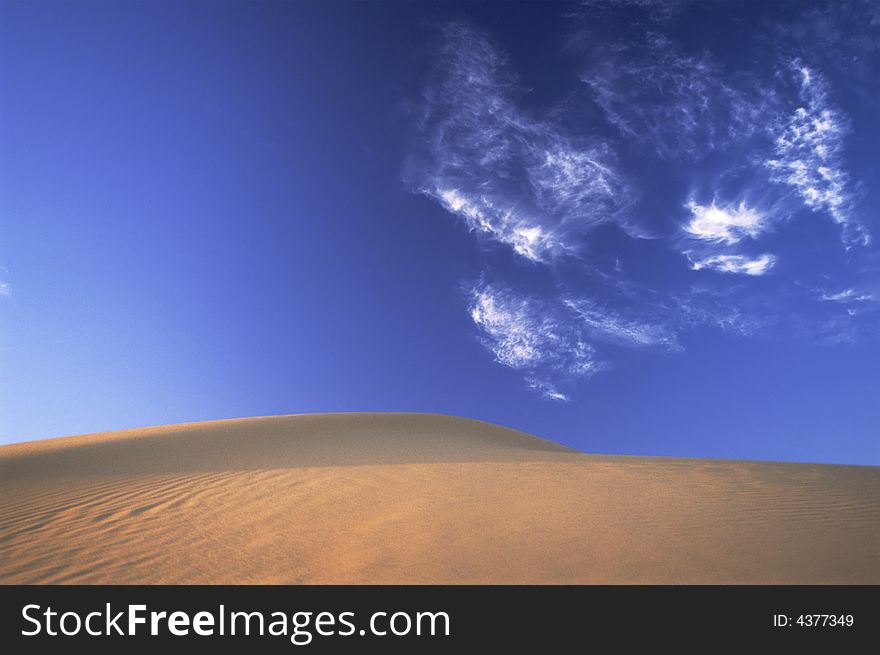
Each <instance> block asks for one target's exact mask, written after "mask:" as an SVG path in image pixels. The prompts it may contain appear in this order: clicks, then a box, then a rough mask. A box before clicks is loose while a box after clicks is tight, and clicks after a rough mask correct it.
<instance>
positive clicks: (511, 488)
mask: <svg viewBox="0 0 880 655" xmlns="http://www.w3.org/2000/svg"><path fill="white" fill-rule="evenodd" d="M0 582H3V583H43V582H49V583H325V582H335V583H641V582H655V583H777V582H778V583H874V584H876V583H878V582H880V468H878V467H857V466H829V465H813V464H784V463H770V462H742V461H723V460H686V459H670V458H649V457H614V456H595V455H585V454H582V453H578V452H576V451H573V450H571V449H569V448H566V447H564V446H561V445H559V444H555V443H553V442H550V441H546V440H543V439H538V438H537V437H533V436H531V435H527V434H524V433H522V432H518V431H516V430H511V429H508V428H504V427H500V426H497V425H492V424H489V423H484V422H480V421H473V420H469V419H463V418H456V417H451V416H440V415H432V414H381V413H377V414H312V415H297V416H280V417H263V418H253V419H240V420H229V421H210V422H205V423H193V424H183V425H173V426H164V427H157V428H145V429H141V430H126V431H121V432H111V433H101V434H95V435H86V436H81V437H68V438H63V439H51V440H46V441H37V442H29V443H25V444H13V445H10V446H3V447H0Z"/></svg>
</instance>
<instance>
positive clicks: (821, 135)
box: [407, 0, 878, 401]
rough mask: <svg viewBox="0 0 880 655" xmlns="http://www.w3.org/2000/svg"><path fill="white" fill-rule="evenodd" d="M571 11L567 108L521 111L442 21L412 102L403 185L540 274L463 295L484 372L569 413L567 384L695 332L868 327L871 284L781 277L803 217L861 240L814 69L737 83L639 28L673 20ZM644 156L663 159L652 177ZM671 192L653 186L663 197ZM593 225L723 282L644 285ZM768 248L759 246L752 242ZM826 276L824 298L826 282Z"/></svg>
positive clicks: (512, 78)
mask: <svg viewBox="0 0 880 655" xmlns="http://www.w3.org/2000/svg"><path fill="white" fill-rule="evenodd" d="M586 4H587V6H588V11H587V12H586V13H587V14H588V15H589V16H590V19H589V20H587V19H584V18H583V17H581V19H580V23H578V25H579V27H577V28H576V29H577V30H578V35H576V36H573V37H572V38H571V40H570V42H569V43H566V45H565V47H564V52H565V54H566V56H569V57H571V56H572V55H574V56H575V57H578V61H580V62H581V63H580V64H578V66H579V69H578V70H579V72H580V73H581V75H580V79H581V80H582V82H584V85H583V86H581V87H580V88H579V89H572V91H571V94H570V95H568V96H567V97H566V98H565V99H564V102H557V103H553V102H549V103H548V102H545V100H546V98H534V97H532V96H531V95H530V94H531V91H530V90H529V88H528V84H526V83H522V82H521V80H520V79H519V77H518V76H517V75H516V73H515V71H514V70H513V67H512V66H511V62H510V61H509V60H508V58H507V57H506V56H505V55H504V53H503V52H502V51H501V50H500V49H499V48H498V47H496V45H495V44H494V43H493V42H492V41H491V39H490V38H488V37H487V36H486V35H485V34H483V33H481V32H479V31H477V30H475V29H472V28H470V27H468V26H466V25H463V24H453V25H450V26H447V27H446V28H445V29H444V30H443V32H442V44H441V46H440V50H439V52H436V53H435V54H436V58H435V66H434V68H433V72H432V74H431V77H430V79H429V80H428V82H427V84H426V85H425V87H424V95H423V98H422V102H421V103H420V104H419V109H420V112H419V114H418V126H417V127H418V132H417V138H416V141H417V145H416V147H415V148H414V151H413V153H412V157H411V160H410V163H409V168H408V172H407V180H408V182H409V183H410V184H411V185H412V188H413V189H414V190H416V191H417V192H419V193H421V194H423V195H424V196H425V197H427V198H430V199H431V200H432V201H433V202H435V203H437V204H438V205H439V206H440V207H442V208H443V209H444V210H445V211H446V212H448V213H449V214H450V215H452V216H454V217H456V218H457V220H458V221H459V222H460V223H462V224H463V225H465V226H466V227H467V229H468V230H470V231H471V232H472V233H473V234H474V235H475V236H476V237H477V238H479V239H482V240H485V241H488V242H493V243H496V244H501V245H502V246H503V247H504V248H505V249H509V251H510V252H512V253H514V255H515V258H516V259H519V260H525V261H528V262H533V263H538V264H544V265H551V266H550V267H545V266H536V267H529V268H526V269H523V268H522V267H516V269H515V270H516V271H517V272H516V274H515V275H516V279H517V282H516V284H514V285H512V286H507V285H505V284H503V283H497V284H486V283H479V284H477V285H475V286H474V287H473V288H471V289H470V291H469V292H468V300H467V303H468V310H469V312H470V317H471V319H472V321H473V323H474V325H475V327H476V329H477V331H478V334H479V338H480V340H481V342H482V343H483V345H484V346H485V347H486V348H487V349H488V351H489V352H490V353H491V354H492V356H493V357H494V359H495V360H496V361H497V362H498V363H500V364H501V365H503V366H505V367H507V368H510V369H512V370H515V371H517V372H519V374H520V375H522V377H523V379H524V381H525V383H526V385H527V386H528V387H529V388H531V389H533V390H535V391H536V392H538V393H540V394H541V395H542V396H543V397H544V398H547V399H551V400H557V401H566V400H568V399H569V397H570V387H571V386H572V385H573V383H574V381H575V380H577V379H581V378H586V377H590V376H592V375H593V374H595V373H596V372H598V371H601V370H603V369H604V368H607V367H608V364H607V363H606V362H607V361H608V354H611V355H613V353H614V348H615V347H617V346H625V347H635V348H656V349H662V350H676V349H681V348H682V347H683V346H682V344H683V343H684V340H685V336H686V334H687V332H688V331H690V330H693V329H697V328H699V327H702V326H708V327H712V328H715V329H718V330H721V331H723V332H725V333H729V334H735V335H744V336H755V335H759V334H769V333H776V334H781V333H783V332H784V331H787V333H788V334H796V333H797V334H821V338H822V339H823V340H826V341H828V342H831V341H833V339H834V338H836V337H835V336H834V335H835V334H838V333H839V334H840V335H843V334H846V335H849V336H847V337H846V338H854V335H857V334H858V329H857V326H858V325H859V324H867V322H868V321H870V320H871V316H874V315H876V313H877V311H878V307H877V306H875V305H874V304H871V303H868V302H867V301H868V300H873V297H872V295H871V294H870V293H867V292H859V291H856V288H868V289H872V287H870V284H869V285H868V286H867V287H864V285H861V284H856V283H855V282H854V281H853V280H855V279H856V278H849V280H850V281H849V282H847V283H846V284H847V286H848V285H850V284H852V285H853V286H854V287H855V288H845V289H843V290H842V291H838V290H837V289H839V288H840V287H839V286H834V287H827V286H826V288H827V289H830V290H823V289H819V288H816V287H815V286H809V287H807V286H806V285H801V286H798V278H794V283H792V281H793V278H792V277H791V274H792V272H793V271H795V270H799V273H800V272H802V271H803V266H809V265H811V264H810V262H812V263H816V262H818V261H819V259H820V258H817V257H812V258H808V257H805V256H803V254H800V255H799V254H798V253H797V252H796V249H797V247H798V245H799V244H800V243H802V242H801V241H800V240H799V239H798V237H797V233H798V232H799V231H802V230H803V229H805V226H803V225H797V226H796V227H795V228H794V229H792V228H791V227H790V224H791V223H793V222H794V220H795V219H797V218H799V217H800V216H802V215H803V214H805V213H808V212H805V211H804V208H805V207H806V208H809V209H810V210H813V211H816V212H822V213H825V214H827V215H828V216H829V217H831V218H832V219H833V220H834V221H835V222H836V223H838V224H840V225H841V226H842V228H843V233H844V242H845V243H846V245H847V246H850V245H852V244H854V243H864V244H868V242H869V237H868V232H867V230H866V229H865V228H864V226H863V223H862V221H861V220H860V218H859V215H858V213H857V211H856V210H857V207H858V202H857V200H858V199H859V196H858V194H857V191H859V190H860V185H859V183H858V181H857V180H856V179H855V177H854V176H851V174H850V172H849V171H848V170H847V168H846V166H845V163H846V162H845V160H844V138H845V137H846V135H847V134H848V131H849V130H850V129H852V128H851V127H850V122H849V119H848V118H847V116H846V115H845V114H844V113H843V111H842V110H841V109H839V108H837V107H836V106H834V105H833V104H832V102H831V98H832V96H833V93H832V90H831V87H830V83H829V82H828V80H827V79H826V78H825V76H824V75H823V74H822V73H821V72H820V70H819V68H817V67H816V66H812V65H811V66H808V65H805V64H804V63H802V62H801V61H799V60H795V61H793V62H788V61H786V63H785V66H787V68H786V70H787V71H788V73H789V77H790V78H791V79H788V78H787V77H786V75H785V74H773V73H775V71H768V70H760V69H759V68H758V67H752V68H748V64H747V65H746V66H747V68H740V69H739V70H734V69H733V67H734V66H737V65H739V64H741V63H742V62H743V61H744V58H743V57H737V58H734V59H732V60H723V59H718V58H716V57H715V56H714V55H713V54H710V53H709V52H706V51H700V52H695V51H686V50H685V49H684V48H683V47H679V46H678V45H677V44H676V43H674V42H673V41H672V40H671V39H669V38H667V37H665V36H661V35H659V34H657V33H653V32H651V31H650V30H658V31H659V30H664V29H666V28H667V27H669V26H671V25H674V24H675V20H676V19H675V17H674V12H666V13H664V14H663V15H662V16H661V14H659V13H657V12H656V11H655V9H656V8H658V7H659V8H662V7H663V5H664V3H663V2H659V3H655V2H653V1H651V0H645V1H642V0H619V1H618V0H594V1H592V2H588V3H586ZM624 6H626V7H627V9H626V11H625V13H626V15H627V16H628V17H629V16H630V15H633V16H635V15H639V16H641V18H639V19H638V20H639V22H638V24H639V25H640V26H645V25H648V26H649V27H648V28H647V29H641V28H639V29H638V30H630V29H628V28H627V29H619V30H618V31H617V32H615V33H614V35H612V36H609V37H607V38H606V37H603V35H602V34H601V30H602V29H603V28H602V27H601V26H600V27H597V28H595V29H593V28H591V26H590V20H593V19H595V22H596V23H597V24H599V23H601V21H602V20H604V19H605V18H607V17H608V16H614V17H617V18H614V19H613V21H612V22H615V24H616V25H617V27H618V28H619V27H620V25H621V21H620V20H619V13H618V11H617V9H618V8H620V7H624ZM633 7H635V8H636V11H634V12H633V11H632V8H633ZM643 10H644V11H643ZM646 17H647V18H646ZM661 18H662V20H661ZM667 18H668V19H669V20H668V21H667V20H666V19H667ZM627 25H629V23H627ZM635 33H640V34H641V36H636V37H635V40H633V34H635ZM716 54H718V53H716ZM720 54H721V55H722V56H723V53H720ZM761 56H762V57H764V55H763V54H762V55H761ZM775 56H778V52H777V51H776V50H775V49H774V50H773V52H772V53H771V52H768V53H767V56H766V57H764V59H763V60H762V61H764V60H766V61H769V60H772V57H775ZM786 56H787V55H786ZM759 59H760V58H759ZM722 61H723V62H724V63H723V64H722ZM776 61H783V60H782V59H777V60H776ZM811 61H813V60H811ZM793 82H794V83H793ZM834 82H835V84H838V83H839V79H838V78H837V77H835V78H834ZM587 98H589V100H587ZM853 116H854V120H855V119H856V118H857V117H858V115H857V114H854V115H853ZM654 156H656V157H659V158H661V159H663V160H664V161H663V163H662V167H663V172H662V174H661V175H655V170H654V169H653V168H651V167H652V166H656V165H658V164H657V162H656V160H654V158H653V157H654ZM646 162H647V165H646ZM667 179H668V180H669V181H670V185H669V187H668V190H665V189H663V188H659V187H660V185H661V184H662V183H663V182H665V180H667ZM679 185H680V186H679ZM682 188H685V189H688V188H689V189H690V194H689V197H690V200H688V201H687V202H686V204H685V208H686V211H684V212H682V213H683V214H684V215H676V213H675V209H674V206H675V203H676V202H678V203H679V205H678V206H679V207H681V204H680V203H681V199H682V198H681V197H680V196H679V199H678V200H676V199H675V197H674V196H673V194H677V193H678V192H679V191H678V189H682ZM655 195H656V199H657V200H658V203H657V204H656V205H653V200H654V196H655ZM710 199H711V200H710ZM670 206H672V207H673V209H672V211H671V212H670V211H669V210H668V209H666V208H668V207H670ZM655 207H656V210H655ZM670 219H671V221H670ZM636 222H638V224H636ZM670 222H673V225H672V226H671V227H670ZM608 223H615V224H617V225H619V226H621V227H623V228H624V232H625V233H626V234H628V235H629V236H632V237H636V236H643V235H646V234H650V235H651V236H652V237H654V238H655V239H656V241H654V242H653V243H657V244H659V243H660V241H661V240H664V241H665V243H664V244H663V245H662V246H661V247H662V248H669V247H672V248H673V249H674V250H675V251H676V252H678V253H681V254H682V255H684V256H685V257H686V258H687V261H688V262H689V268H690V269H692V270H694V271H711V272H714V273H720V274H724V275H713V274H704V273H701V274H695V273H688V272H687V269H686V268H685V266H683V265H680V266H679V270H680V271H681V273H680V274H678V273H676V272H675V271H674V270H673V271H672V272H671V273H669V274H667V271H668V269H666V270H663V269H659V268H658V269H652V268H651V267H652V266H654V265H657V266H661V267H662V266H663V264H659V263H658V262H659V261H660V257H661V255H657V256H656V257H655V255H656V254H657V252H658V251H657V250H656V249H655V250H651V246H649V245H648V244H645V245H644V246H639V247H632V248H630V245H632V244H629V243H627V244H626V245H625V246H623V247H621V248H620V250H615V248H616V247H617V244H619V243H620V242H619V241H617V239H619V238H620V237H619V236H618V235H617V234H616V233H615V232H613V231H595V232H594V230H595V228H597V227H599V226H601V225H605V224H608ZM591 233H592V234H591ZM588 235H589V237H590V238H587V237H588ZM771 235H772V245H770V244H768V243H764V244H761V243H760V242H761V241H762V240H767V241H770V237H771ZM792 236H794V238H789V237H792ZM608 244H612V245H611V246H610V247H609V246H608ZM832 246H833V247H835V248H837V249H838V250H839V249H840V244H839V243H838V244H832ZM811 247H812V246H811ZM758 248H760V249H758ZM863 252H864V251H863ZM771 253H772V254H771ZM847 256H855V255H854V254H853V253H848V255H847ZM634 258H639V259H634ZM783 258H784V261H785V263H786V265H785V266H784V267H782V266H778V262H779V261H781V260H783ZM808 260H809V261H808ZM822 261H823V263H828V264H829V266H834V265H835V264H834V263H833V262H835V261H836V260H835V259H834V258H833V257H830V258H828V259H827V260H824V259H823V260H822ZM682 263H683V262H682ZM488 265H489V264H487V266H488ZM491 266H492V268H493V271H494V273H493V277H494V278H495V279H499V280H504V279H505V278H504V277H503V273H502V272H501V271H503V270H505V269H506V267H508V266H509V263H508V262H506V261H504V260H503V258H502V259H495V258H493V259H492V260H491ZM657 271H659V272H660V275H658V276H656V277H652V276H653V273H655V272H657ZM771 273H772V275H770V274H771ZM799 273H798V274H799ZM758 277H763V278H764V279H763V280H762V281H761V282H760V283H756V281H755V280H754V278H758ZM799 279H816V278H815V277H813V278H807V277H804V278H799ZM822 279H824V280H825V282H823V285H827V284H833V280H834V278H833V276H828V277H823V278H822ZM858 279H860V280H864V278H858ZM536 280H540V284H538V285H535V286H534V287H531V286H528V285H530V284H531V283H532V282H534V281H536ZM508 281H510V278H508ZM524 288H541V289H542V291H541V292H540V293H534V294H530V293H527V292H524V291H523V290H522V289H524ZM805 288H806V289H807V291H806V293H805V291H804V290H805ZM875 295H876V291H875ZM817 298H818V299H819V300H821V301H822V303H820V302H817ZM823 303H824V304H823ZM799 309H800V310H803V311H799ZM844 310H845V311H844ZM856 314H859V316H858V317H856ZM820 323H821V324H822V325H823V326H824V327H822V329H821V330H818V329H816V330H812V328H811V327H810V326H811V325H818V324H820ZM811 330H812V331H811ZM798 331H800V332H798ZM840 338H841V339H843V338H844V337H842V336H841V337H840ZM606 350H608V351H609V352H608V353H606Z"/></svg>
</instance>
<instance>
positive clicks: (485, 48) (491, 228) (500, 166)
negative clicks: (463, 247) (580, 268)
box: [411, 24, 630, 263]
mask: <svg viewBox="0 0 880 655" xmlns="http://www.w3.org/2000/svg"><path fill="white" fill-rule="evenodd" d="M525 93H526V92H525V91H524V90H523V88H521V86H520V84H519V82H518V80H517V77H516V75H515V74H514V72H513V71H512V70H511V67H510V64H509V62H508V61H507V58H506V57H505V56H504V55H503V54H502V53H501V52H499V50H498V49H497V48H496V47H495V46H494V45H493V44H492V43H491V42H490V40H489V39H488V38H487V37H486V36H485V35H484V34H482V33H480V32H478V31H476V30H474V29H471V28H469V27H467V26H465V25H461V24H453V25H450V26H447V28H446V29H445V30H444V32H443V42H442V46H441V49H440V52H439V54H438V57H437V59H436V68H435V73H434V76H433V79H432V81H431V83H430V84H429V85H428V86H427V88H426V90H425V94H424V104H423V110H424V114H423V116H422V120H421V121H420V132H421V140H420V143H421V147H420V148H419V150H420V153H419V156H416V157H414V159H413V161H412V164H411V177H412V181H413V184H414V186H415V188H416V189H417V190H418V191H420V192H421V193H423V194H425V195H426V196H428V197H430V198H433V199H434V200H436V201H437V202H439V203H440V204H441V205H442V206H443V207H444V208H445V209H446V210H447V211H449V212H450V213H452V214H454V215H456V216H458V217H459V218H461V219H462V220H463V221H464V222H465V224H466V225H467V227H468V228H469V229H471V230H473V231H474V232H476V233H478V234H480V235H482V236H484V237H485V238H488V239H490V240H494V241H496V242H498V243H501V244H504V245H506V246H508V247H510V248H511V249H512V250H513V251H514V252H516V253H517V254H518V255H520V256H522V257H524V258H526V259H528V260H530V261H533V262H543V263H548V262H550V261H552V260H554V259H555V258H557V257H558V256H560V255H563V254H565V253H569V252H573V251H575V250H577V241H578V239H577V237H578V235H583V234H585V233H587V232H588V231H589V230H591V229H592V228H594V227H595V226H597V225H600V224H602V223H606V222H608V221H614V220H617V218H618V217H619V215H620V214H619V212H620V210H621V208H622V207H623V206H625V205H626V204H627V202H629V200H630V194H629V193H628V191H627V185H626V184H625V183H624V181H623V180H622V178H621V176H620V174H619V173H618V172H617V169H616V163H615V158H614V155H613V153H612V151H611V150H610V149H609V148H608V147H607V146H606V145H605V144H604V143H602V142H601V141H600V140H598V139H597V138H590V139H588V138H584V137H582V136H577V135H574V134H570V133H568V132H567V131H566V130H564V129H563V128H562V127H561V126H559V125H558V124H556V123H555V122H554V121H553V120H552V118H550V117H541V116H536V115H533V113H531V112H528V111H526V110H525V109H523V108H522V106H521V105H522V103H521V100H522V98H523V97H524V95H525Z"/></svg>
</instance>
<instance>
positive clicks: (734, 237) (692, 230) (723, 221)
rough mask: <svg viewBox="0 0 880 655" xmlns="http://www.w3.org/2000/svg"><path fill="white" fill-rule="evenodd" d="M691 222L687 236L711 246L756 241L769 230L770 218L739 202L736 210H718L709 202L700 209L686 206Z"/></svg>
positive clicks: (690, 202) (686, 226) (697, 205)
mask: <svg viewBox="0 0 880 655" xmlns="http://www.w3.org/2000/svg"><path fill="white" fill-rule="evenodd" d="M687 207H688V209H690V211H691V220H690V221H689V222H688V223H687V224H686V225H685V226H684V230H685V232H687V233H688V234H689V235H690V236H692V237H694V238H696V239H701V240H704V241H710V242H714V243H724V244H727V245H732V244H735V243H739V242H740V241H741V240H742V239H743V238H744V237H752V238H755V237H757V236H758V235H759V234H761V233H762V232H764V231H766V230H767V229H768V228H769V224H770V220H769V219H770V216H769V215H768V214H766V213H763V212H761V211H759V210H757V209H755V208H754V207H748V206H746V204H745V202H740V203H739V205H737V206H729V207H723V206H722V207H719V206H718V205H716V204H715V202H712V204H710V205H700V204H698V203H697V202H695V201H694V200H690V201H688V203H687Z"/></svg>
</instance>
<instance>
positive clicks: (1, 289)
mask: <svg viewBox="0 0 880 655" xmlns="http://www.w3.org/2000/svg"><path fill="white" fill-rule="evenodd" d="M11 294H12V288H11V287H10V286H9V283H8V282H2V281H0V298H6V297H8V296H10V295H11Z"/></svg>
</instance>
